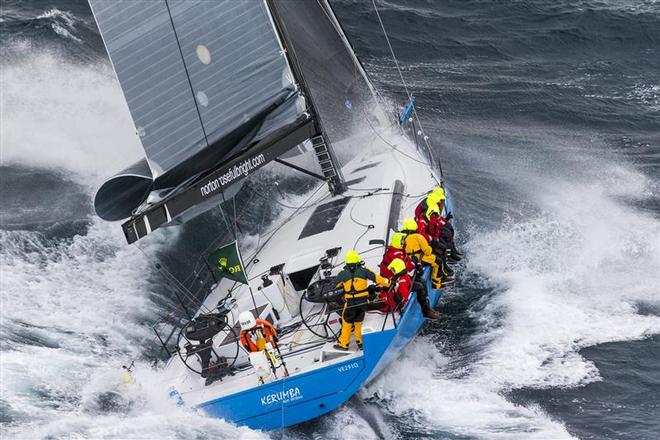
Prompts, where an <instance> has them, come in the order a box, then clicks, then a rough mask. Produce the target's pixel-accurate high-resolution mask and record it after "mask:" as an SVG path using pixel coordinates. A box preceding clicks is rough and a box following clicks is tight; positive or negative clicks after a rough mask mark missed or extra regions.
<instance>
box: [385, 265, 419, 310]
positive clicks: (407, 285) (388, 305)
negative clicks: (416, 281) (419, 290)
mask: <svg viewBox="0 0 660 440" xmlns="http://www.w3.org/2000/svg"><path fill="white" fill-rule="evenodd" d="M412 285H413V279H412V277H411V276H410V275H408V274H407V273H404V274H403V275H401V276H400V277H399V278H398V279H397V280H396V287H394V288H392V289H389V290H388V291H385V292H380V295H379V296H380V300H381V301H382V302H383V306H382V307H381V308H380V311H381V312H387V311H388V310H394V309H396V300H395V295H400V296H401V298H402V301H403V303H404V304H405V302H406V301H408V297H409V296H410V292H411V291H412Z"/></svg>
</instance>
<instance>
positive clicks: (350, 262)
mask: <svg viewBox="0 0 660 440" xmlns="http://www.w3.org/2000/svg"><path fill="white" fill-rule="evenodd" d="M345 262H346V266H344V268H343V269H342V271H341V272H339V274H337V278H336V280H337V287H342V288H343V289H344V309H343V311H342V314H341V334H340V335H339V340H338V341H337V344H335V346H334V348H335V349H337V350H344V351H345V350H348V344H349V342H350V340H351V333H353V332H354V333H355V342H356V343H357V346H358V348H359V349H360V350H362V321H363V320H364V315H365V310H366V308H367V305H368V304H369V296H370V294H371V292H372V291H373V288H371V287H370V285H369V281H370V282H371V283H373V284H371V285H372V286H375V285H380V286H383V287H389V284H390V283H389V281H388V280H387V279H386V278H383V277H381V276H380V275H378V274H376V273H374V272H372V271H371V270H369V269H367V268H366V267H365V266H364V262H363V261H362V259H361V258H360V254H358V253H357V252H356V251H354V250H350V251H348V252H347V253H346V259H345Z"/></svg>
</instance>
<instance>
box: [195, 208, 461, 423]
mask: <svg viewBox="0 0 660 440" xmlns="http://www.w3.org/2000/svg"><path fill="white" fill-rule="evenodd" d="M448 206H450V205H449V200H448ZM429 278H430V277H429V273H428V269H427V271H426V273H425V277H424V279H425V280H426V283H427V291H428V292H429V300H430V303H431V304H432V305H435V304H437V303H438V301H439V300H440V297H441V296H442V290H441V289H438V290H436V289H433V288H432V287H431V283H430V280H429ZM388 319H391V316H390V317H389V318H388ZM424 320H425V319H424V317H423V315H422V310H421V308H420V306H419V304H418V303H417V300H416V298H414V293H413V295H411V297H410V299H409V300H408V304H407V305H406V308H405V310H404V313H403V315H402V316H401V317H400V319H399V321H398V322H397V326H396V328H394V329H391V330H386V331H377V332H374V333H367V334H364V335H363V342H364V352H363V355H362V356H361V357H359V358H352V359H350V360H348V361H346V362H342V363H337V364H333V365H330V366H327V367H324V368H319V369H316V370H313V371H309V372H306V373H301V374H296V375H295V376H292V377H288V378H284V379H280V380H277V381H275V382H272V383H269V384H267V385H261V386H259V387H255V388H252V389H249V390H246V391H242V392H239V393H236V394H232V395H229V396H226V397H223V398H220V399H216V400H212V401H209V402H206V403H203V404H201V405H198V406H197V408H199V409H201V410H202V411H204V412H205V413H207V414H208V415H210V416H212V417H217V418H223V419H225V420H227V421H230V422H233V423H236V424H238V425H243V426H248V427H250V428H252V429H262V430H273V429H279V428H285V427H288V426H293V425H296V424H298V423H302V422H305V421H308V420H311V419H314V418H316V417H319V416H321V415H323V414H326V413H328V412H330V411H332V410H334V409H336V408H338V407H339V406H340V405H342V404H343V403H344V402H346V401H347V400H348V399H350V398H351V397H352V396H353V395H354V394H355V393H356V392H357V391H358V390H359V389H360V387H362V386H363V385H364V384H366V383H368V382H369V381H371V380H373V379H374V378H376V377H377V376H378V375H379V374H380V373H381V372H382V371H383V370H384V369H385V367H387V365H389V363H390V362H392V361H393V360H394V359H396V357H397V356H398V355H399V353H400V352H401V350H402V349H403V348H404V347H405V346H406V345H407V344H408V343H409V342H410V341H411V340H412V339H413V338H414V337H415V336H416V335H417V333H419V331H420V329H421V328H422V325H423V324H424Z"/></svg>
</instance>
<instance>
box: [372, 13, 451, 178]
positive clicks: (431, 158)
mask: <svg viewBox="0 0 660 440" xmlns="http://www.w3.org/2000/svg"><path fill="white" fill-rule="evenodd" d="M371 3H372V4H373V6H374V10H375V11H376V17H378V22H379V23H380V28H381V29H382V30H383V35H384V36H385V41H387V46H388V47H389V49H390V54H391V55H392V59H393V60H394V65H395V66H396V70H397V72H399V77H400V78H401V83H402V84H403V88H404V89H405V91H406V95H407V96H408V101H409V102H412V94H411V93H410V89H409V88H408V83H406V80H405V78H404V77H403V72H402V71H401V66H399V60H398V59H397V57H396V54H395V53H394V48H393V47H392V43H391V42H390V37H389V36H388V35H387V30H386V29H385V24H384V23H383V19H382V18H381V16H380V12H379V11H378V6H377V5H376V0H371ZM413 114H414V115H415V120H416V121H417V123H418V124H419V131H420V132H421V134H422V139H423V140H424V144H425V145H426V149H427V151H428V154H429V158H430V160H431V163H433V162H434V157H433V150H432V149H431V145H430V144H429V141H428V136H426V134H425V131H424V127H423V125H422V121H421V120H420V118H419V115H418V114H417V108H416V107H415V106H414V105H413ZM438 165H439V168H440V180H441V183H442V181H443V180H444V176H443V172H442V163H441V162H440V161H438Z"/></svg>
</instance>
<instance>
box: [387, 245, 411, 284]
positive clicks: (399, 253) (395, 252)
mask: <svg viewBox="0 0 660 440" xmlns="http://www.w3.org/2000/svg"><path fill="white" fill-rule="evenodd" d="M397 258H399V259H401V260H403V262H404V263H406V269H408V271H411V270H413V269H414V268H415V263H413V261H412V260H411V259H410V257H409V256H408V255H407V254H406V253H405V252H404V251H403V249H397V248H395V247H392V246H386V247H385V255H383V261H381V262H380V266H379V268H380V274H381V275H382V276H384V277H385V278H387V279H390V278H392V276H393V275H394V274H393V273H392V271H391V270H389V269H388V268H387V266H389V265H390V263H391V262H392V260H395V259H397Z"/></svg>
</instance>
